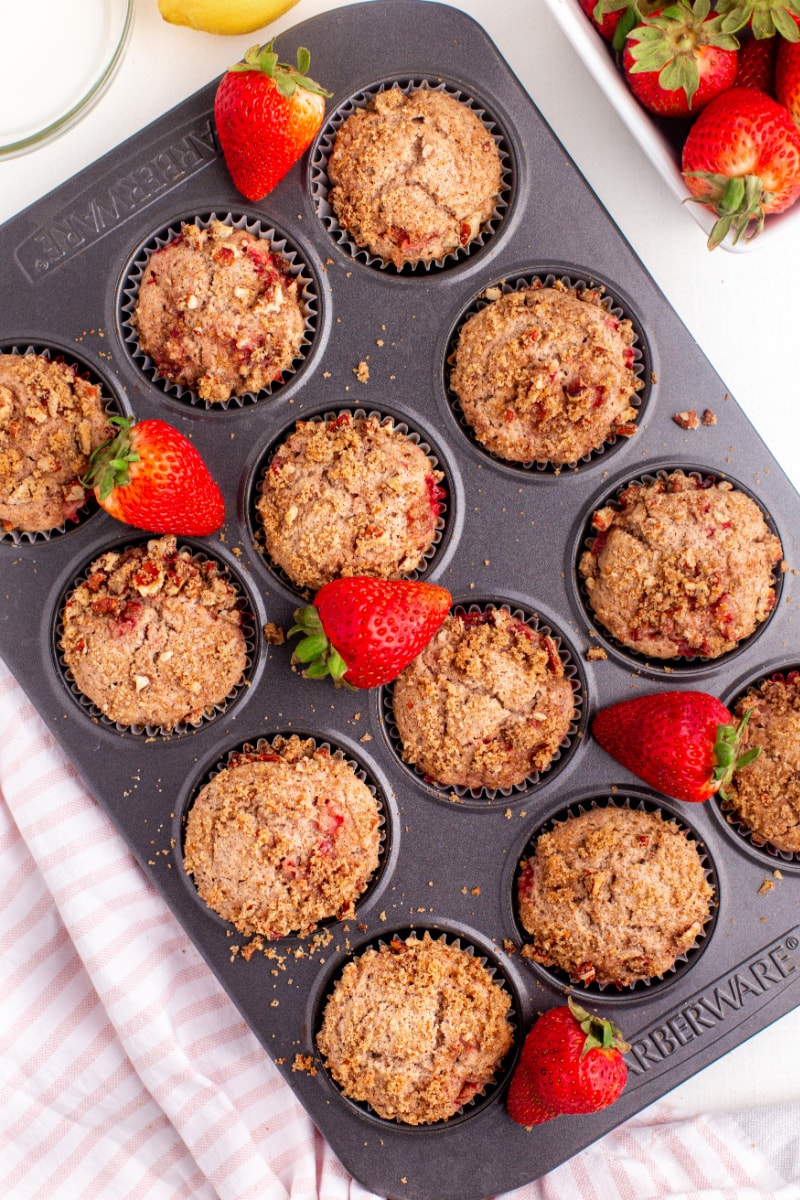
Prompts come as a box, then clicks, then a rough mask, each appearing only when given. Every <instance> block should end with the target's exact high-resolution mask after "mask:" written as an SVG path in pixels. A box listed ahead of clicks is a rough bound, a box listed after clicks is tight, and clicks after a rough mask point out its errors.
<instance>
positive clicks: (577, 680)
mask: <svg viewBox="0 0 800 1200" xmlns="http://www.w3.org/2000/svg"><path fill="white" fill-rule="evenodd" d="M493 609H505V610H506V611H507V612H510V614H511V616H512V617H514V618H515V619H516V620H519V621H522V622H524V623H525V624H526V625H529V626H530V627H531V629H533V630H535V631H536V632H537V633H539V634H542V635H543V636H544V637H550V638H552V639H553V641H554V642H555V645H556V649H557V650H558V654H559V657H560V658H561V660H562V662H563V664H564V675H565V678H566V679H567V680H569V682H570V684H571V685H572V691H573V700H574V705H575V715H574V716H573V719H572V721H571V723H570V728H569V731H568V733H567V736H566V737H565V738H564V740H563V741H562V743H561V745H560V746H559V747H558V749H557V750H556V752H555V754H554V755H553V758H552V761H551V763H550V765H549V766H548V767H547V769H546V770H544V771H534V772H532V773H531V774H530V775H528V777H527V778H526V779H525V780H524V781H523V782H522V783H519V784H515V785H514V786H513V787H508V788H486V787H481V788H465V787H460V786H449V785H446V784H441V783H438V782H437V781H436V780H435V779H431V778H430V777H429V776H428V775H426V774H425V773H424V772H423V771H421V770H420V769H419V767H417V766H416V765H415V764H413V763H410V762H407V761H406V760H405V759H404V758H403V744H402V740H401V738H400V733H399V730H398V728H397V723H396V721H395V717H394V683H390V684H387V685H386V686H385V687H384V688H382V689H381V692H382V694H381V699H380V706H381V715H382V717H383V721H382V725H383V728H384V731H385V733H386V737H387V739H388V742H389V745H390V747H391V749H392V750H393V751H394V753H395V755H396V756H397V760H398V762H399V763H400V764H401V766H402V767H403V768H404V769H405V770H406V771H407V772H408V773H409V774H410V775H411V777H412V778H413V779H414V780H415V781H416V782H417V783H418V784H419V785H421V786H422V787H424V788H425V790H426V791H427V792H428V793H429V794H431V795H432V796H434V797H435V798H436V799H438V800H442V801H444V802H445V803H447V804H454V803H455V804H464V805H474V806H476V807H478V808H485V807H486V805H487V804H495V805H496V804H498V803H507V802H508V801H509V800H519V799H522V797H523V796H527V795H528V794H529V793H530V792H531V791H532V790H533V789H534V788H541V787H543V786H544V785H545V784H547V783H549V782H551V780H553V779H554V778H555V777H556V776H557V775H558V774H560V772H561V771H562V770H563V769H564V768H565V767H566V766H567V764H568V763H569V761H570V760H571V758H572V756H573V754H574V753H575V752H576V750H577V749H578V747H579V746H580V743H581V737H582V734H583V731H584V729H585V727H586V722H587V718H588V713H587V702H586V701H587V684H586V676H585V674H584V671H583V667H582V665H581V661H580V657H579V655H578V654H577V652H576V651H575V650H574V649H573V647H572V644H571V643H570V641H569V640H568V639H567V638H566V637H565V635H564V634H563V633H562V632H561V630H560V629H557V628H555V626H554V625H553V624H552V623H551V622H549V621H544V620H543V619H541V618H540V617H539V614H538V613H537V612H534V611H533V610H532V609H522V608H521V607H520V606H519V605H517V604H512V603H511V602H504V601H503V600H501V599H498V600H494V599H492V600H484V601H475V602H473V603H471V604H469V605H465V604H455V605H454V606H453V609H452V611H453V613H455V614H457V615H463V614H465V613H466V614H476V615H480V614H483V613H488V612H490V611H492V610H493Z"/></svg>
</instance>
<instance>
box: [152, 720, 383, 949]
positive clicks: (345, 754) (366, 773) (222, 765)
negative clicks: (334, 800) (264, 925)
mask: <svg viewBox="0 0 800 1200" xmlns="http://www.w3.org/2000/svg"><path fill="white" fill-rule="evenodd" d="M293 737H297V738H299V740H300V741H301V742H303V743H308V744H310V746H311V750H312V753H317V752H318V751H322V752H323V753H328V754H329V755H330V756H331V758H335V759H338V760H339V761H340V762H344V763H346V764H347V766H348V767H350V769H351V770H352V772H353V774H354V775H355V776H356V778H357V779H359V780H361V782H362V783H363V784H365V785H366V787H367V788H368V789H369V791H370V793H371V794H372V796H373V797H374V799H375V802H376V805H377V809H378V839H379V841H378V865H377V866H376V868H375V870H374V871H373V873H372V875H371V876H370V877H369V879H368V880H367V882H366V886H365V888H364V890H363V891H362V892H361V893H360V894H359V895H358V896H357V897H356V898H355V900H354V902H353V904H354V912H353V913H350V914H349V915H345V916H341V917H340V916H336V915H332V916H330V917H328V918H326V919H324V920H320V921H318V922H317V924H316V925H315V927H314V929H313V930H309V931H307V932H306V933H304V934H299V933H296V932H295V933H289V934H286V935H284V936H281V937H274V938H267V935H266V934H256V933H249V934H245V933H242V932H241V931H239V930H238V929H237V928H236V926H235V925H234V924H233V922H231V921H229V920H227V919H226V918H225V917H223V916H222V915H221V914H220V913H218V912H217V911H216V909H214V908H212V907H211V905H209V904H208V903H207V902H206V901H205V900H204V899H203V898H202V896H201V895H200V893H199V892H198V890H197V887H196V885H195V882H194V878H193V876H192V875H191V874H190V872H189V871H188V870H187V869H186V866H185V862H184V845H185V838H186V822H187V820H188V817H189V813H190V812H191V810H192V807H193V805H194V803H195V800H196V799H197V797H198V795H199V793H200V792H201V790H202V789H203V788H204V787H205V786H206V784H208V783H210V782H211V780H212V779H214V778H215V777H216V776H217V775H219V774H220V772H221V771H223V770H225V769H226V768H228V767H230V766H232V765H233V764H235V763H236V762H237V761H238V760H240V759H242V758H245V759H246V758H248V757H249V756H252V755H256V756H258V755H261V754H270V753H276V754H280V753H281V750H282V748H283V747H284V746H285V744H286V743H287V742H288V741H289V740H290V739H291V738H293ZM391 841H392V833H391V827H390V819H389V812H388V805H387V803H386V797H385V795H384V791H383V788H382V786H381V784H380V783H379V782H378V780H377V778H376V776H375V775H374V773H373V772H372V771H371V770H370V769H369V767H367V766H366V765H365V764H364V763H362V762H361V761H360V760H359V759H356V758H354V757H353V755H352V753H351V752H350V751H349V750H345V749H344V748H342V747H341V746H340V745H337V744H335V743H334V742H332V741H331V740H330V739H329V738H325V739H324V740H319V739H317V738H316V737H315V736H314V734H313V733H306V732H303V731H300V730H297V729H289V730H285V731H282V732H276V733H272V734H269V735H267V736H264V737H259V738H255V739H253V740H248V741H245V742H241V743H240V744H238V745H237V746H234V747H232V748H231V749H230V750H228V751H227V752H226V753H225V754H223V755H221V756H220V757H219V758H218V759H217V761H216V762H215V763H214V765H213V766H212V767H211V769H210V770H206V771H204V772H203V775H202V778H199V779H198V780H197V782H196V783H195V784H194V785H193V787H192V788H191V789H190V792H189V794H188V796H187V799H186V803H185V804H184V806H183V811H182V812H181V813H180V816H179V836H178V837H177V838H176V839H175V845H176V853H177V854H178V855H179V859H180V874H181V877H182V878H183V879H184V880H185V881H186V884H187V888H188V890H189V893H190V895H191V896H192V897H193V899H194V900H195V902H196V903H197V904H198V906H199V907H200V908H201V909H202V910H203V912H205V913H207V914H208V916H209V917H210V918H211V919H212V920H213V921H214V923H215V924H217V925H219V927H220V928H221V929H224V930H226V931H227V933H228V935H230V934H231V933H235V935H236V936H237V937H239V938H244V939H249V940H250V941H251V942H252V941H256V942H257V943H258V942H261V941H263V942H264V944H265V945H269V946H275V945H279V944H282V943H286V942H287V941H292V940H298V939H300V940H302V939H304V938H309V937H313V936H314V935H315V934H316V933H318V932H319V931H320V930H323V929H330V928H332V927H333V926H335V925H338V924H341V922H342V921H351V920H354V919H356V915H357V913H358V911H359V910H360V909H362V908H363V907H364V906H365V905H367V904H368V903H369V902H370V900H371V898H372V896H373V895H374V893H375V891H376V889H377V887H378V885H379V883H380V882H381V879H382V877H383V875H384V873H385V871H386V869H387V862H388V859H389V852H390V849H391Z"/></svg>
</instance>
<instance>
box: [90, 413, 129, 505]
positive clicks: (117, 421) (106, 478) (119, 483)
mask: <svg viewBox="0 0 800 1200" xmlns="http://www.w3.org/2000/svg"><path fill="white" fill-rule="evenodd" d="M108 423H109V425H116V426H117V428H118V429H119V433H118V434H117V435H116V436H115V437H113V438H109V439H108V441H105V442H101V443H100V445H99V446H98V447H97V448H96V449H95V450H94V452H93V453H92V457H91V458H90V459H89V469H88V470H87V472H86V474H85V475H84V476H83V478H82V479H81V483H82V484H83V486H84V487H85V488H94V489H95V490H96V492H97V498H98V500H105V499H107V497H108V496H110V494H111V492H112V491H113V490H114V488H116V487H127V485H128V484H129V483H130V481H131V477H130V471H129V470H128V468H129V466H130V464H131V463H135V462H139V455H138V453H137V452H136V450H134V449H133V446H132V445H131V429H132V428H133V425H134V420H133V417H109V419H108Z"/></svg>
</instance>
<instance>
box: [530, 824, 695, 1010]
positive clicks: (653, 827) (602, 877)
mask: <svg viewBox="0 0 800 1200" xmlns="http://www.w3.org/2000/svg"><path fill="white" fill-rule="evenodd" d="M518 901H519V916H520V920H521V922H522V925H523V927H524V929H525V930H526V932H527V934H528V936H529V937H530V939H531V942H530V944H529V945H526V946H525V947H524V948H523V951H522V953H523V956H524V957H526V958H530V959H532V960H533V961H535V962H538V963H541V964H542V965H543V966H546V967H557V968H558V969H560V970H562V971H565V972H566V973H567V974H568V975H569V976H570V978H571V979H572V980H573V981H574V982H576V983H581V984H584V985H586V984H589V983H593V982H597V983H599V984H619V985H620V986H623V987H625V986H628V985H630V984H632V983H636V982H637V981H638V980H643V979H652V978H653V977H654V976H657V975H662V974H663V973H664V972H665V971H668V970H669V969H670V968H671V967H672V966H673V965H674V963H675V961H676V959H678V958H679V957H680V956H681V955H682V954H684V953H685V952H686V951H687V950H690V949H691V948H692V946H694V944H695V943H696V941H697V939H698V937H699V936H700V935H701V933H702V931H703V927H704V925H705V924H706V922H707V921H708V919H709V916H710V911H711V904H712V901H713V891H712V888H711V885H710V883H709V882H708V879H707V878H706V874H705V871H704V869H703V864H702V861H701V859H700V855H699V853H698V850H697V846H696V845H695V843H694V842H692V841H690V839H689V838H688V837H687V835H686V834H685V833H684V832H683V831H682V830H681V829H680V828H679V826H678V825H677V824H676V823H675V822H674V821H670V820H667V819H665V818H664V817H662V816H660V815H659V814H658V813H651V812H641V811H639V810H634V809H630V808H615V807H613V806H609V807H606V808H594V809H590V810H589V811H587V812H585V813H582V814H581V815H579V816H575V817H569V818H568V819H567V820H565V821H563V822H559V823H558V824H556V825H555V826H554V828H553V829H552V830H550V831H548V832H546V833H543V834H541V836H540V837H538V838H537V839H536V844H535V848H534V851H533V853H532V854H531V856H530V857H529V858H527V859H526V860H525V861H524V862H523V864H522V868H521V870H520V875H519V887H518Z"/></svg>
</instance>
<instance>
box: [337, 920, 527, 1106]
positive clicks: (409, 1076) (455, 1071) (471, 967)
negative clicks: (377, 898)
mask: <svg viewBox="0 0 800 1200" xmlns="http://www.w3.org/2000/svg"><path fill="white" fill-rule="evenodd" d="M510 1007H511V998H510V996H509V994H508V992H506V991H505V989H504V988H502V987H501V986H500V984H499V983H497V982H496V981H495V979H494V978H493V976H492V974H491V972H490V971H489V970H488V968H487V967H485V966H484V965H483V963H482V962H481V961H480V960H479V959H477V958H475V957H474V956H473V955H472V954H469V953H468V952H467V951H466V950H463V949H461V947H459V946H455V945H449V944H448V943H446V942H445V941H441V940H440V941H434V940H433V939H432V938H431V937H430V935H429V934H428V933H425V934H424V935H423V937H422V938H419V937H417V936H416V935H415V934H412V935H411V936H410V937H407V938H406V939H402V938H400V937H394V938H392V940H391V941H390V942H389V943H388V944H386V943H382V944H380V945H379V946H378V947H377V948H370V949H368V950H366V951H365V952H364V953H363V954H361V955H359V956H358V957H357V958H354V959H352V960H351V961H350V962H349V963H348V964H347V965H346V966H345V968H344V971H343V972H342V975H341V977H340V978H339V980H338V982H337V983H336V985H335V986H334V989H333V991H332V993H331V995H330V996H329V997H328V1000H327V1003H326V1005H325V1011H324V1015H323V1020H322V1027H321V1029H320V1031H319V1033H318V1035H317V1045H318V1047H319V1050H320V1052H321V1054H322V1056H323V1059H324V1062H325V1066H326V1067H327V1069H328V1070H329V1071H330V1073H331V1075H332V1076H333V1078H334V1079H335V1080H336V1082H337V1083H338V1084H339V1086H340V1088H341V1089H342V1091H343V1092H344V1094H345V1095H346V1096H349V1097H350V1099H351V1100H357V1101H361V1102H362V1103H363V1102H366V1103H368V1104H369V1105H371V1107H372V1108H373V1109H374V1111H375V1112H376V1113H377V1114H378V1116H380V1117H384V1118H385V1119H386V1120H395V1121H401V1122H403V1123H404V1124H406V1125H424V1124H429V1123H430V1122H432V1121H446V1120H448V1118H450V1117H452V1116H454V1115H455V1113H457V1112H458V1111H459V1109H461V1108H463V1107H464V1105H465V1104H468V1103H469V1102H470V1101H471V1100H472V1099H473V1098H474V1097H475V1096H477V1095H479V1094H480V1093H481V1092H482V1091H483V1090H484V1089H485V1088H486V1087H487V1085H488V1084H490V1083H491V1082H492V1081H493V1079H494V1078H495V1077H496V1075H497V1072H498V1070H499V1069H500V1066H501V1064H502V1062H503V1059H504V1058H505V1056H506V1054H507V1053H508V1051H509V1049H510V1048H511V1044H512V1041H513V1033H512V1028H511V1024H510V1021H509V1017H508V1014H509V1009H510Z"/></svg>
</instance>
